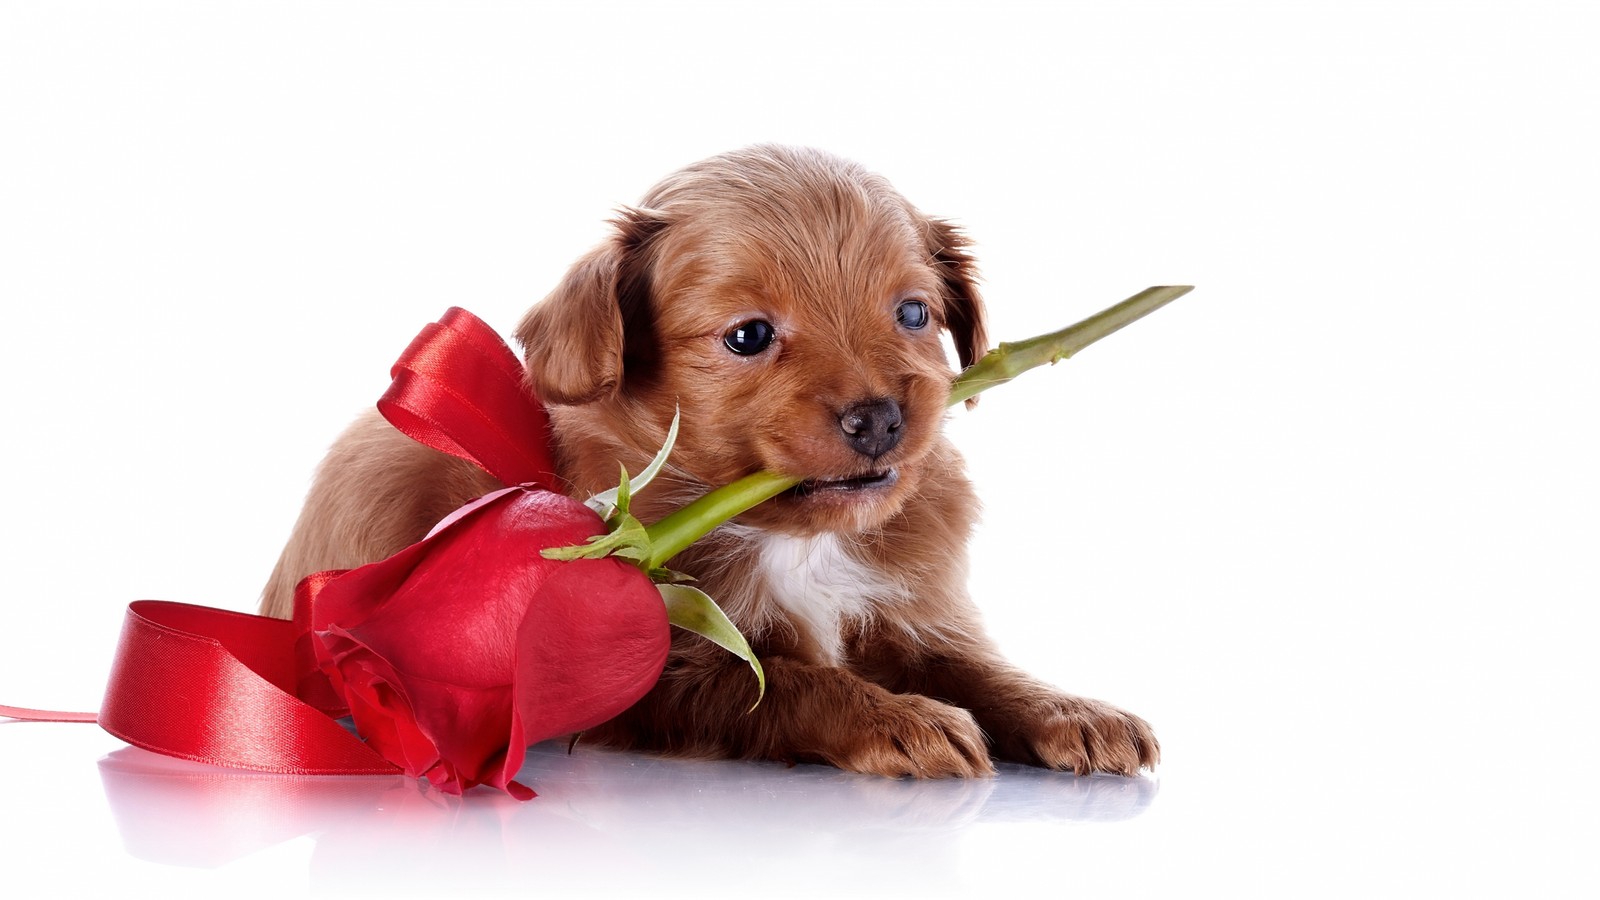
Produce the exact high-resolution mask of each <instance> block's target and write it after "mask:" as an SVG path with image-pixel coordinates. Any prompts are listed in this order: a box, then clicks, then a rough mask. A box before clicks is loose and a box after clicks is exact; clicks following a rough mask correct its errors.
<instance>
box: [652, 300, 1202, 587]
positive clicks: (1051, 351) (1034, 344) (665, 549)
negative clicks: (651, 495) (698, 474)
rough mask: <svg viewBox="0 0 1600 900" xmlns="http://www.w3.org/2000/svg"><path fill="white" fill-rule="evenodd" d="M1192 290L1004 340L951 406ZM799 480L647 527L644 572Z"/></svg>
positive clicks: (706, 499) (763, 477) (771, 477)
mask: <svg viewBox="0 0 1600 900" xmlns="http://www.w3.org/2000/svg"><path fill="white" fill-rule="evenodd" d="M1193 289H1194V288H1193V287H1190V286H1188V285H1178V286H1171V287H1152V288H1146V289H1144V290H1142V291H1140V292H1139V293H1137V294H1134V295H1133V296H1132V297H1129V298H1128V299H1126V300H1124V301H1122V302H1121V303H1118V304H1117V305H1116V306H1112V307H1110V308H1108V309H1104V310H1101V311H1100V312H1097V313H1095V314H1094V315H1092V316H1090V317H1089V318H1087V319H1084V320H1083V321H1082V322H1079V323H1077V324H1076V325H1069V326H1067V327H1066V328H1063V329H1061V330H1060V331H1053V332H1051V333H1049V334H1044V335H1040V336H1038V337H1034V338H1028V339H1027V340H1022V341H1015V342H1002V343H1001V344H1000V346H998V347H996V348H995V349H993V350H991V351H989V353H988V354H987V355H985V356H984V357H983V358H982V359H980V360H978V361H977V362H976V363H973V364H972V365H971V366H968V367H967V369H966V371H964V372H962V373H961V374H960V375H958V376H956V379H955V381H953V382H952V383H951V385H950V403H949V405H951V406H955V405H956V404H957V403H960V402H962V401H963V400H969V399H971V398H973V397H976V396H977V395H978V394H980V393H982V392H983V391H986V390H988V389H989V388H992V387H994V386H995V385H999V384H1005V383H1006V382H1008V381H1010V380H1011V379H1013V378H1015V377H1017V376H1018V375H1021V374H1022V373H1023V372H1026V371H1028V370H1029V369H1033V368H1037V367H1039V366H1042V365H1044V364H1046V363H1050V364H1054V363H1056V362H1058V361H1060V360H1063V359H1067V358H1068V357H1071V356H1072V355H1073V354H1075V353H1077V352H1078V351H1079V350H1082V349H1083V348H1084V347H1087V346H1089V345H1090V344H1092V343H1094V342H1095V341H1098V340H1100V339H1101V338H1103V337H1105V336H1106V335H1108V334H1111V333H1112V332H1114V331H1116V330H1118V329H1120V328H1122V327H1123V326H1125V325H1128V324H1129V323H1132V322H1134V321H1137V320H1138V319H1141V318H1143V317H1145V316H1147V315H1149V314H1150V313H1152V312H1155V311H1156V310H1158V309H1160V308H1161V307H1163V306H1166V305H1167V304H1168V303H1171V302H1172V301H1174V300H1176V299H1178V298H1179V297H1182V296H1183V295H1184V294H1187V293H1189V292H1190V291H1191V290H1193ZM799 483H800V479H799V478H795V477H793V476H790V475H779V474H777V473H775V472H757V473H756V474H754V475H747V476H745V477H744V478H741V479H739V480H738V481H735V482H734V483H732V484H730V485H727V486H726V487H720V488H717V489H716V490H714V491H712V492H711V493H709V494H706V495H705V496H703V497H701V498H700V499H698V500H696V501H694V502H693V503H690V504H689V505H688V506H685V507H683V508H682V509H679V510H678V511H676V512H674V513H671V514H670V515H668V516H667V517H665V518H663V519H661V520H660V521H659V522H656V523H655V524H653V525H650V526H648V527H647V528H646V529H645V530H646V531H647V532H648V533H649V535H650V548H651V549H650V559H649V560H647V561H646V563H645V564H644V565H643V566H642V567H643V568H644V569H645V570H646V571H649V570H651V569H658V568H660V567H662V566H663V565H665V564H666V562H667V561H668V560H670V559H672V557H674V556H676V555H678V553H680V552H682V551H683V550H684V549H686V548H687V547H688V546H689V545H690V544H693V543H694V542H695V541H697V540H699V539H700V538H702V537H704V536H705V535H706V534H708V533H710V531H711V530H712V529H714V528H716V527H717V526H718V525H721V524H722V523H723V522H726V521H728V520H729V519H731V518H733V517H734V516H737V515H738V514H740V513H742V512H744V511H745V510H747V509H750V508H751V507H753V506H756V505H757V504H759V503H763V502H765V501H767V500H770V499H772V498H773V497H776V496H777V495H779V494H781V493H783V492H784V491H786V490H788V489H789V488H791V487H794V486H795V485H796V484H799Z"/></svg>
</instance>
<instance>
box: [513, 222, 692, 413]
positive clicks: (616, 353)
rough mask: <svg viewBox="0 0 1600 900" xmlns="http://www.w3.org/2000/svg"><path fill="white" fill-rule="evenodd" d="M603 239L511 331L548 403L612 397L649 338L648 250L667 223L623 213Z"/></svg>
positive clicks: (531, 377) (532, 381) (532, 379)
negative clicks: (613, 231)
mask: <svg viewBox="0 0 1600 900" xmlns="http://www.w3.org/2000/svg"><path fill="white" fill-rule="evenodd" d="M611 224H613V225H614V226H616V232H615V233H614V234H612V236H611V238H610V240H607V241H606V242H605V243H603V244H601V245H600V246H598V247H596V248H595V249H593V250H591V251H589V253H588V254H587V255H586V256H584V257H583V258H582V259H580V260H578V261H577V262H576V263H574V264H573V265H572V268H571V269H569V270H567V274H566V277H565V278H563V279H562V280H561V283H560V284H559V285H557V286H556V289H555V290H553V291H551V292H550V294H549V296H547V297H545V298H544V299H543V300H541V301H539V303H538V304H536V305H535V306H534V307H533V309H530V310H528V314H527V315H526V316H523V318H522V322H521V323H520V324H519V325H518V326H517V340H518V341H520V342H521V343H522V349H523V353H524V356H525V361H526V365H527V372H528V381H529V383H530V384H531V385H532V386H533V389H534V391H535V392H536V393H537V394H538V395H539V397H540V399H542V400H544V401H545V402H547V403H562V404H575V403H590V402H593V401H595V400H599V399H601V398H602V397H606V396H609V395H611V394H613V393H615V392H616V390H617V388H618V387H620V386H621V384H622V380H623V373H624V369H626V368H631V367H634V366H636V365H639V364H642V363H643V362H645V359H643V358H642V357H641V354H643V353H647V352H648V351H649V348H650V347H651V346H653V342H652V341H651V339H650V333H651V321H650V296H649V294H650V283H649V282H650V279H649V271H648V263H647V256H648V252H647V251H648V249H649V244H650V242H651V240H652V239H653V238H654V237H655V236H656V234H658V233H659V232H660V231H661V229H662V228H663V227H665V225H666V221H665V219H664V218H662V216H661V215H660V214H659V213H656V212H654V211H652V210H645V209H633V208H626V209H623V210H622V211H621V213H619V214H618V216H617V217H616V218H615V219H612V220H611Z"/></svg>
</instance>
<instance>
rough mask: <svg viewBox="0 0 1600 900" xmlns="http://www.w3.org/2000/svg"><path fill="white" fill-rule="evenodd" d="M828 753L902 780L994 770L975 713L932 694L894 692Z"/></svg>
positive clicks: (845, 765) (852, 766)
mask: <svg viewBox="0 0 1600 900" xmlns="http://www.w3.org/2000/svg"><path fill="white" fill-rule="evenodd" d="M858 724H859V727H857V728H855V729H852V732H851V733H849V734H846V735H842V736H841V737H842V740H841V741H840V742H839V744H838V745H837V746H836V747H835V748H834V749H833V751H832V752H830V753H828V754H826V755H827V757H828V761H829V762H830V763H832V764H833V765H836V766H838V767H839V768H841V769H845V770H846V771H850V772H863V773H866V774H870V775H886V776H888V777H890V778H898V777H901V776H905V775H910V776H912V777H915V778H949V777H956V778H973V777H979V776H984V775H992V774H994V764H993V763H992V762H990V760H989V749H988V745H987V743H986V742H985V741H984V738H983V731H982V730H981V729H979V728H978V723H977V722H976V721H975V720H974V719H973V718H972V714H971V713H969V712H967V711H966V710H964V709H959V708H957V707H954V706H950V705H948V704H944V703H940V702H939V701H937V700H933V699H930V698H928V697H922V696H918V695H914V694H895V695H891V696H890V697H888V698H887V699H885V700H884V701H883V702H881V703H878V704H874V706H873V708H872V709H871V710H869V711H868V712H867V714H866V715H865V716H864V717H863V721H861V722H860V723H858Z"/></svg>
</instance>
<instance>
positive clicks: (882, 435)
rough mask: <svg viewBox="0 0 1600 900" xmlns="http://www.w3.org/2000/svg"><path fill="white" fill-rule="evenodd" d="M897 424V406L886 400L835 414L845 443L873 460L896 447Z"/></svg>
mask: <svg viewBox="0 0 1600 900" xmlns="http://www.w3.org/2000/svg"><path fill="white" fill-rule="evenodd" d="M901 421H902V419H901V416H900V404H898V403H896V402H894V400H893V398H890V397H879V398H877V399H875V400H864V401H862V402H860V403H857V404H854V405H853V406H850V407H847V408H846V409H845V411H844V412H842V413H840V414H839V428H840V429H841V430H843V431H844V440H845V443H847V444H849V445H850V446H851V447H853V448H855V451H856V452H857V453H860V454H861V455H863V456H870V457H872V458H873V459H877V458H878V457H880V456H882V455H884V454H885V453H888V452H889V451H890V450H893V449H894V448H895V445H896V444H899V443H900V424H901Z"/></svg>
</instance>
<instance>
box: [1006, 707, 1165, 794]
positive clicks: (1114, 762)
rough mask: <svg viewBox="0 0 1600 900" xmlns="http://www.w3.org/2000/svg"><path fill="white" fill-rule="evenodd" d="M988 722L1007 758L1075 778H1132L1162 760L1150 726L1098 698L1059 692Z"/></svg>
mask: <svg viewBox="0 0 1600 900" xmlns="http://www.w3.org/2000/svg"><path fill="white" fill-rule="evenodd" d="M985 724H986V725H987V726H988V727H989V730H990V734H991V735H993V736H994V738H995V750H996V752H997V753H998V754H999V755H1000V756H1002V757H1003V758H1005V759H1010V760H1015V761H1016V762H1023V763H1029V764H1031V765H1036V766H1044V767H1046V768H1050V769H1061V770H1071V771H1072V772H1073V773H1074V774H1077V775H1088V774H1089V773H1090V772H1111V773H1113V774H1116V775H1125V776H1133V775H1137V774H1138V773H1139V770H1140V769H1153V768H1155V765H1156V763H1157V762H1159V761H1160V760H1161V745H1160V744H1159V743H1158V742H1157V741H1156V735H1155V732H1154V731H1153V730H1152V729H1151V728H1150V724H1149V723H1148V722H1146V721H1145V720H1143V719H1141V718H1139V717H1138V716H1136V715H1134V714H1133V713H1130V712H1127V711H1125V710H1121V709H1118V708H1117V707H1115V706H1112V705H1111V704H1109V703H1101V702H1100V701H1099V700H1089V699H1087V698H1084V697H1073V696H1069V695H1066V694H1060V695H1056V696H1054V697H1051V698H1049V699H1047V700H1044V701H1037V700H1035V701H1033V702H1027V703H1019V704H1017V705H1016V706H1013V707H1010V708H1008V709H1006V710H1004V711H1001V713H1000V714H999V716H998V717H997V720H996V721H994V722H985Z"/></svg>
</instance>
